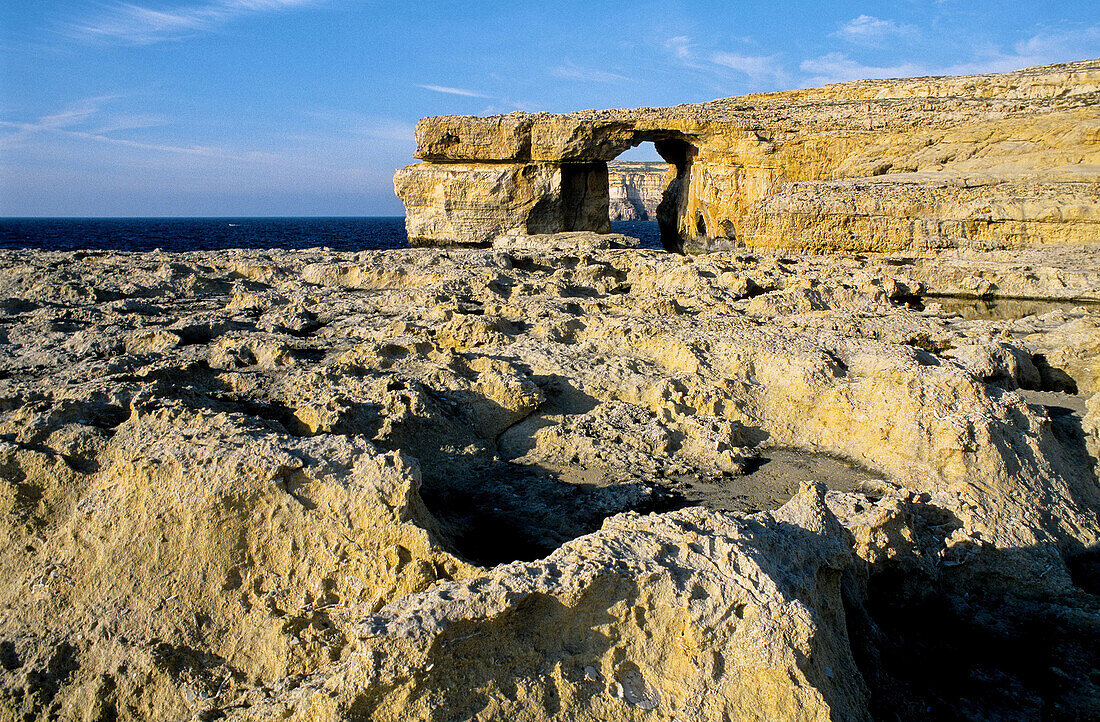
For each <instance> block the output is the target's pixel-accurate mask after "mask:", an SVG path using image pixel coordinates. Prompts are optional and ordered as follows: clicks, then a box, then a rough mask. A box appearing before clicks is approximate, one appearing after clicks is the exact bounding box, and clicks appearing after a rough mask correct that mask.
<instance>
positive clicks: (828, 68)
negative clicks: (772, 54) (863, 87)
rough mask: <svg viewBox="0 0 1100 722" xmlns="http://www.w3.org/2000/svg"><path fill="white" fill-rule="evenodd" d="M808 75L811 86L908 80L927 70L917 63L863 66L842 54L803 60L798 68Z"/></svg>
mask: <svg viewBox="0 0 1100 722" xmlns="http://www.w3.org/2000/svg"><path fill="white" fill-rule="evenodd" d="M798 67H799V69H800V70H801V71H802V72H803V73H806V74H807V75H808V77H807V81H808V82H809V83H811V84H813V85H828V84H829V83H842V82H844V81H846V80H863V79H870V78H874V79H881V78H908V77H912V76H916V75H927V74H928V73H927V69H926V68H925V67H924V66H922V65H920V64H918V63H898V64H897V65H891V66H877V65H864V64H863V63H860V62H857V61H855V60H852V59H851V58H849V57H848V56H847V55H845V54H844V53H827V54H825V55H822V56H821V57H818V58H810V59H807V60H803V61H802V63H801V64H800V65H799V66H798Z"/></svg>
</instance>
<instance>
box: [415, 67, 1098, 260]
mask: <svg viewBox="0 0 1100 722" xmlns="http://www.w3.org/2000/svg"><path fill="white" fill-rule="evenodd" d="M1098 104H1100V61H1096V60H1092V61H1084V62H1079V63H1070V64H1064V65H1051V66H1046V67H1040V68H1031V69H1028V70H1021V71H1016V72H1011V73H1002V74H995V75H975V76H965V77H946V78H944V77H941V78H912V79H905V80H878V81H869V80H868V81H855V82H850V83H842V84H838V85H829V86H825V87H823V88H814V89H809V90H794V91H787V92H781V93H764V94H756V95H747V96H742V97H736V98H726V99H724V100H716V101H713V102H709V103H701V104H697V105H680V106H675V107H671V108H637V109H631V110H602V111H591V110H589V111H581V112H577V113H570V114H567V115H555V114H550V113H535V114H529V113H511V114H509V115H502V116H492V117H486V118H479V117H465V116H440V117H433V118H425V119H423V120H421V121H420V123H419V124H418V125H417V131H416V138H417V152H416V156H417V157H418V158H420V159H422V160H423V162H422V163H420V164H418V165H413V166H409V167H407V168H402V169H400V170H399V171H398V172H397V174H396V176H395V178H394V185H395V188H396V190H397V194H398V196H400V197H401V199H402V200H403V201H404V203H405V207H406V210H407V215H406V226H407V229H408V234H409V238H410V240H411V242H412V243H413V244H414V245H448V244H454V243H467V244H468V243H488V242H491V241H492V240H493V239H495V238H498V237H500V236H505V235H523V234H539V233H553V232H566V231H581V230H588V231H598V232H606V230H607V226H606V217H607V215H608V206H609V194H608V182H607V177H608V171H607V161H610V160H612V159H613V158H615V157H616V156H618V155H619V154H620V153H622V152H623V151H625V150H626V149H628V148H630V147H631V146H636V145H638V144H640V143H643V142H653V143H654V144H655V146H656V149H657V151H658V152H659V153H660V154H661V156H662V157H663V158H664V159H665V160H666V161H667V162H668V163H669V164H671V165H672V166H673V171H671V172H669V173H668V175H667V176H666V179H665V183H664V192H663V198H662V200H661V202H660V204H659V205H658V207H657V209H656V216H657V220H658V222H659V223H660V224H661V226H662V238H663V241H664V243H665V245H666V247H668V248H669V249H673V250H682V251H686V252H688V253H702V252H707V251H713V250H722V249H733V248H746V249H776V248H795V249H801V250H813V251H818V252H827V251H836V250H839V251H846V252H863V251H884V252H892V251H899V250H910V251H913V250H926V249H938V248H956V247H962V248H979V249H991V248H1023V247H1028V246H1032V245H1036V244H1044V243H1097V242H1100V115H1098V114H1097V112H1096V108H1097V106H1098Z"/></svg>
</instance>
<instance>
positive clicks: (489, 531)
mask: <svg viewBox="0 0 1100 722" xmlns="http://www.w3.org/2000/svg"><path fill="white" fill-rule="evenodd" d="M605 220H606V219H605ZM628 240H629V239H626V238H624V237H621V236H597V235H594V234H586V233H576V234H565V235H549V236H535V237H531V236H523V237H515V238H504V239H498V241H497V244H496V246H495V247H493V248H489V249H413V250H406V251H388V252H364V253H359V254H339V253H333V252H328V251H324V250H321V249H315V250H309V251H296V252H261V251H232V252H216V253H181V254H167V253H149V254H125V253H106V252H80V253H47V252H29V251H27V252H12V251H4V252H0V662H2V664H0V720H4V721H5V722H7V721H8V720H25V719H39V718H46V719H49V718H62V719H108V718H115V717H118V718H124V719H125V718H129V719H185V718H200V719H211V718H227V719H238V720H261V719H262V720H269V719H271V720H275V719H279V720H286V719H290V720H312V721H317V720H338V719H370V720H408V719H413V720H450V719H479V720H499V719H517V720H542V719H547V720H549V719H555V720H561V719H567V720H587V719H626V720H648V719H673V718H676V719H681V720H700V721H703V720H713V719H732V720H760V719H767V720H777V719H779V720H788V719H789V720H824V719H852V720H865V719H902V720H917V719H928V718H934V719H1051V718H1053V719H1059V718H1065V719H1072V718H1074V717H1075V716H1076V717H1077V718H1085V719H1095V718H1097V717H1100V687H1098V686H1097V679H1096V673H1095V670H1096V669H1098V668H1100V652H1098V650H1100V601H1098V599H1100V597H1098V596H1097V594H1098V593H1100V561H1098V555H1097V552H1096V548H1097V543H1098V541H1100V519H1098V518H1097V510H1098V509H1100V486H1098V484H1097V478H1096V464H1097V453H1098V450H1100V367H1098V365H1097V359H1098V358H1100V354H1098V353H1097V349H1098V348H1100V312H1098V311H1097V310H1096V309H1097V305H1096V304H1097V302H1100V270H1098V269H1100V258H1098V253H1100V250H1098V249H1097V247H1096V246H1091V247H1076V248H1075V247H1065V246H1059V247H1053V246H1044V247H1039V248H1030V249H1025V250H1023V251H1011V252H975V251H966V250H963V251H958V252H954V251H953V252H952V253H951V254H950V255H947V256H944V257H938V256H936V255H935V254H919V255H892V256H885V257H866V256H852V255H847V256H815V255H812V254H799V255H798V257H796V258H786V257H783V256H768V255H754V254H749V253H745V252H738V253H714V254H709V255H706V256H700V257H697V258H692V257H683V256H678V255H673V254H668V253H663V252H656V251H640V250H636V249H630V248H628V247H626V246H627V245H628Z"/></svg>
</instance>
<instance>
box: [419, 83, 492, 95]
mask: <svg viewBox="0 0 1100 722" xmlns="http://www.w3.org/2000/svg"><path fill="white" fill-rule="evenodd" d="M416 87H418V88H423V89H424V90H430V91H432V92H433V93H446V94H447V95H461V96H464V97H466V98H488V97H489V96H488V95H482V94H481V93H477V92H474V91H473V90H466V89H465V88H449V87H447V86H446V85H420V84H419V83H418V84H417V86H416Z"/></svg>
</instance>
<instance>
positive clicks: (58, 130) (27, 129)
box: [0, 120, 266, 161]
mask: <svg viewBox="0 0 1100 722" xmlns="http://www.w3.org/2000/svg"><path fill="white" fill-rule="evenodd" d="M0 127H4V128H13V129H15V130H16V133H14V134H12V135H9V136H6V137H4V138H0V148H3V147H4V146H5V145H7V143H5V141H8V140H10V139H12V138H14V137H15V136H20V135H23V134H30V133H54V134H56V135H63V136H66V137H69V138H79V139H81V140H93V141H96V142H99V143H110V144H111V145H117V146H122V147H124V148H136V149H139V150H153V151H160V152H162V153H177V154H183V155H198V156H204V157H207V158H220V159H223V160H235V161H262V160H264V159H265V158H266V156H265V155H264V154H248V155H236V154H233V153H229V152H227V151H224V150H222V149H220V148H212V147H204V146H191V147H182V146H175V145H158V144H155V143H141V142H139V141H136V140H125V139H123V138H112V137H110V136H108V135H100V134H98V133H92V132H88V131H83V130H66V129H65V128H62V127H53V126H48V125H41V124H38V123H13V122H11V121H6V120H0Z"/></svg>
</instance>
